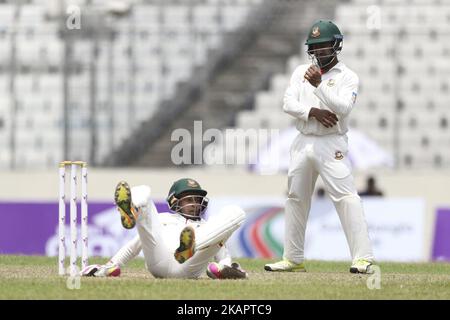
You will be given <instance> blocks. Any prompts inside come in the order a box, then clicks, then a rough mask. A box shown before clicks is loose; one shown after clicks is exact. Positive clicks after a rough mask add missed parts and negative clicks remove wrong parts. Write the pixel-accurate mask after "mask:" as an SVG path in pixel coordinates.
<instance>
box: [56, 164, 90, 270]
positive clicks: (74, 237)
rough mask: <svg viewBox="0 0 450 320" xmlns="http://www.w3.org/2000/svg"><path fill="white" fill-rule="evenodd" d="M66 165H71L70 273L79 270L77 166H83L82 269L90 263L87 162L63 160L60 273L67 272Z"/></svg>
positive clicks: (61, 175) (60, 201) (61, 166)
mask: <svg viewBox="0 0 450 320" xmlns="http://www.w3.org/2000/svg"><path fill="white" fill-rule="evenodd" d="M66 167H70V275H71V276H76V275H77V274H78V271H79V270H77V258H78V257H77V256H78V252H77V242H78V234H77V233H78V228H77V168H78V167H81V239H82V247H81V270H83V269H84V268H85V267H86V266H87V265H88V226H87V223H88V206H87V164H86V162H83V161H62V162H60V164H59V227H58V235H59V259H58V268H59V274H60V275H64V274H65V265H64V262H65V259H66V248H65V228H66V223H65V221H66Z"/></svg>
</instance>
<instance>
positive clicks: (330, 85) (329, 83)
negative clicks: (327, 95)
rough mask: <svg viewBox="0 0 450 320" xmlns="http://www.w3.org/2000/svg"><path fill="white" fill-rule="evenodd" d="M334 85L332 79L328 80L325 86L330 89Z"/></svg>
mask: <svg viewBox="0 0 450 320" xmlns="http://www.w3.org/2000/svg"><path fill="white" fill-rule="evenodd" d="M335 84H336V82H335V81H334V79H330V80H328V82H327V86H329V87H332V86H334V85H335Z"/></svg>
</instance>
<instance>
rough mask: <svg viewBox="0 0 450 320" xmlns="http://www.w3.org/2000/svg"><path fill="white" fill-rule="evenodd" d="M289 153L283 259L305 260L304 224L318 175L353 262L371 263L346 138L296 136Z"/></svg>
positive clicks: (367, 235)
mask: <svg viewBox="0 0 450 320" xmlns="http://www.w3.org/2000/svg"><path fill="white" fill-rule="evenodd" d="M290 153H291V154H290V166H289V172H288V198H287V200H286V209H285V211H286V212H285V215H286V217H285V239H284V254H283V257H284V258H285V259H287V260H289V261H291V262H294V263H301V262H303V261H304V259H305V257H304V247H305V231H306V223H307V220H308V215H309V210H310V208H311V198H312V196H313V192H314V186H315V184H316V180H317V177H318V175H320V176H321V178H322V180H323V182H324V186H325V189H326V191H327V192H328V194H329V195H330V198H331V200H332V201H333V203H334V206H335V208H336V211H337V213H338V215H339V219H340V221H341V224H342V227H343V229H344V233H345V236H346V238H347V242H348V245H349V248H350V254H351V257H352V259H353V262H354V261H356V260H357V259H361V258H362V259H368V260H373V254H372V248H371V244H370V239H369V234H368V231H367V223H366V220H365V217H364V211H363V206H362V203H361V199H360V197H359V196H358V193H357V191H356V188H355V184H354V181H353V175H352V173H351V164H350V161H349V159H348V157H347V153H348V141H347V136H346V135H337V134H333V135H326V136H314V135H303V134H301V133H300V134H299V135H298V136H297V137H296V138H295V140H294V142H293V144H292V147H291V151H290ZM342 156H343V157H342Z"/></svg>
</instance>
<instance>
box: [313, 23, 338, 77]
mask: <svg viewBox="0 0 450 320" xmlns="http://www.w3.org/2000/svg"><path fill="white" fill-rule="evenodd" d="M343 39H344V36H343V35H342V33H341V31H340V30H339V28H338V27H337V26H336V25H335V24H334V23H333V22H332V21H330V20H318V21H316V22H315V23H314V24H313V25H312V27H311V29H310V31H309V33H308V38H307V39H306V42H305V45H307V46H308V49H307V52H308V55H309V56H310V58H311V59H312V60H313V62H315V63H316V64H317V65H318V66H319V67H321V68H323V67H325V66H327V65H328V64H330V63H331V62H332V61H333V60H334V59H335V58H336V56H337V55H338V54H339V53H340V52H341V50H342V46H343ZM323 43H329V44H330V45H329V47H324V48H320V49H319V48H313V45H317V44H323ZM329 49H331V53H330V54H328V55H320V57H319V58H318V52H320V51H323V50H327V51H328V50H329Z"/></svg>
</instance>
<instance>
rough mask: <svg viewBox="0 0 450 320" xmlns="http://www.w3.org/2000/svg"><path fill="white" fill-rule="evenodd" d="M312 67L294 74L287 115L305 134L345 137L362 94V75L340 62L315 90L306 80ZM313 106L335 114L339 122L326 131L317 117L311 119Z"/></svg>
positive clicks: (286, 98)
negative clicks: (360, 90) (357, 100)
mask: <svg viewBox="0 0 450 320" xmlns="http://www.w3.org/2000/svg"><path fill="white" fill-rule="evenodd" d="M309 66H310V65H309V64H303V65H300V66H298V67H297V68H296V69H295V71H294V73H293V74H292V77H291V81H290V84H289V87H288V88H287V90H286V93H285V95H284V104H283V110H284V112H286V113H288V114H290V115H291V116H293V117H295V118H296V119H297V121H296V127H297V130H298V131H300V132H301V133H303V134H305V135H317V136H323V135H328V134H345V133H346V132H347V131H348V118H349V114H350V111H351V110H352V108H353V106H354V104H355V101H356V96H357V94H358V85H359V79H358V76H357V75H356V73H354V72H353V71H352V70H350V69H349V68H347V67H346V66H345V65H344V64H343V63H342V62H338V63H337V64H336V65H335V66H334V67H333V68H331V69H330V70H328V72H326V73H324V74H323V75H322V82H321V83H320V85H319V86H318V87H317V88H315V87H314V86H312V85H311V84H310V83H309V82H308V80H306V79H305V78H304V76H305V72H306V70H308V68H309ZM313 107H314V108H318V109H326V110H329V111H332V112H334V113H335V114H336V115H337V117H338V119H339V121H338V123H337V124H336V125H335V126H333V127H331V128H326V127H325V126H324V125H322V124H321V123H320V122H319V121H317V120H316V119H315V118H308V116H309V112H310V110H311V108H313Z"/></svg>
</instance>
